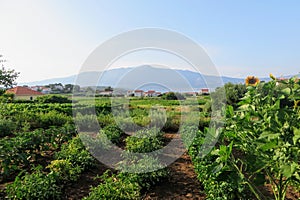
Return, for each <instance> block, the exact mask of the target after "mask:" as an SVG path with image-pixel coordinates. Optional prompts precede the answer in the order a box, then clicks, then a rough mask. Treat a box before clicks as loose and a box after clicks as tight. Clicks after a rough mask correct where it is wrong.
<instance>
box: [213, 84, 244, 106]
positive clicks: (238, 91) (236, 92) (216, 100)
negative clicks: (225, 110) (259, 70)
mask: <svg viewBox="0 0 300 200" xmlns="http://www.w3.org/2000/svg"><path fill="white" fill-rule="evenodd" d="M246 91H247V90H246V86H245V85H244V84H233V83H226V84H225V85H224V86H223V87H220V88H217V89H216V91H215V92H213V93H212V94H211V98H212V100H213V102H212V105H213V106H216V108H221V107H222V106H224V105H225V104H227V105H231V106H233V107H234V108H236V107H237V106H238V103H239V101H240V99H241V98H242V97H243V96H244V95H245V93H246ZM224 97H226V102H222V101H223V100H225V99H224Z"/></svg>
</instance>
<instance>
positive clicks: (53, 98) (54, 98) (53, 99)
mask: <svg viewBox="0 0 300 200" xmlns="http://www.w3.org/2000/svg"><path fill="white" fill-rule="evenodd" d="M35 101H36V102H38V103H72V100H70V99H68V97H65V96H61V95H43V96H39V97H37V98H36V99H35Z"/></svg>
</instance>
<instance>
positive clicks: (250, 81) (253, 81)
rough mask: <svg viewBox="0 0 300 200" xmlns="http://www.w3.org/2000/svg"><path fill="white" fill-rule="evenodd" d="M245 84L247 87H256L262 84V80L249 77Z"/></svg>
mask: <svg viewBox="0 0 300 200" xmlns="http://www.w3.org/2000/svg"><path fill="white" fill-rule="evenodd" d="M245 82H246V85H247V86H249V85H251V86H256V85H257V84H258V83H259V82H260V80H259V79H258V78H257V77H255V76H248V77H247V78H246V80H245Z"/></svg>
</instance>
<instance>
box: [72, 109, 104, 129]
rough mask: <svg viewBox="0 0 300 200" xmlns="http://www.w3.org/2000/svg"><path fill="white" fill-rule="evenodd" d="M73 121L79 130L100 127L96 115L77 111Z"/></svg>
mask: <svg viewBox="0 0 300 200" xmlns="http://www.w3.org/2000/svg"><path fill="white" fill-rule="evenodd" d="M74 121H75V124H76V126H77V128H78V130H79V131H83V132H85V131H86V132H89V131H93V132H98V131H99V128H100V127H99V123H98V120H97V116H96V115H93V114H91V115H82V114H81V113H77V115H76V117H75V118H74Z"/></svg>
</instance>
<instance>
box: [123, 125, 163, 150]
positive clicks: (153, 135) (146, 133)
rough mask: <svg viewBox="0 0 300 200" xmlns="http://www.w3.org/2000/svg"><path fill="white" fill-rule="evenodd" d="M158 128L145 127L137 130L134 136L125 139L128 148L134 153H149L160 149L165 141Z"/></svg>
mask: <svg viewBox="0 0 300 200" xmlns="http://www.w3.org/2000/svg"><path fill="white" fill-rule="evenodd" d="M157 134H159V132H158V130H157V129H144V130H140V131H137V132H136V133H135V134H134V135H133V136H130V137H127V138H126V139H125V142H126V149H127V150H128V151H130V152H134V153H148V152H153V151H156V150H159V149H161V148H162V147H163V142H162V140H161V138H160V137H158V136H157Z"/></svg>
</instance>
